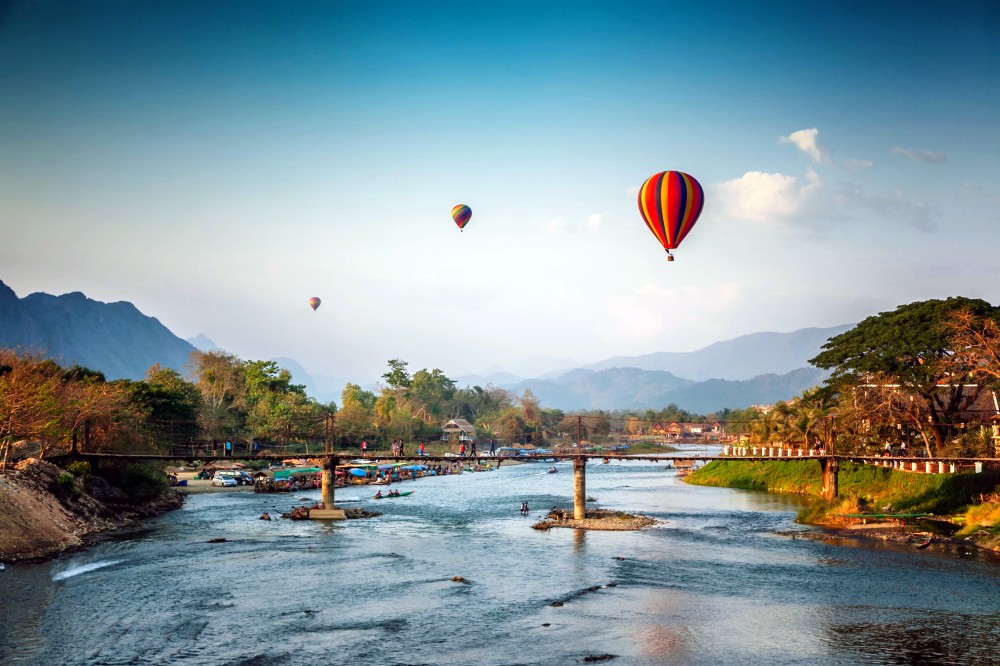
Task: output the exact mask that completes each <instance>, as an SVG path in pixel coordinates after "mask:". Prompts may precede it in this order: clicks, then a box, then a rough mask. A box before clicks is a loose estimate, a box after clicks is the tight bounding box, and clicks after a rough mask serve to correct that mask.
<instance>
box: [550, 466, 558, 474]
mask: <svg viewBox="0 0 1000 666" xmlns="http://www.w3.org/2000/svg"><path fill="white" fill-rule="evenodd" d="M558 471H559V470H557V469H556V468H555V467H549V474H555V473H556V472H558Z"/></svg>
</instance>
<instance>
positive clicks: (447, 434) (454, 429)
mask: <svg viewBox="0 0 1000 666" xmlns="http://www.w3.org/2000/svg"><path fill="white" fill-rule="evenodd" d="M452 437H454V438H456V439H457V440H458V441H460V442H471V441H473V440H475V439H476V428H475V427H474V426H473V425H472V424H471V423H469V422H468V421H466V420H465V419H452V420H450V421H448V422H447V423H445V424H444V426H443V427H442V428H441V439H442V440H449V439H451V438H452Z"/></svg>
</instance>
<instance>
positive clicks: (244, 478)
mask: <svg viewBox="0 0 1000 666" xmlns="http://www.w3.org/2000/svg"><path fill="white" fill-rule="evenodd" d="M233 478H234V479H236V483H238V484H240V485H241V486H252V485H253V477H252V476H250V475H249V474H248V473H246V472H243V471H238V472H233Z"/></svg>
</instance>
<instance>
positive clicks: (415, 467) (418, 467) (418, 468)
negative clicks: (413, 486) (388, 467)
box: [400, 465, 427, 472]
mask: <svg viewBox="0 0 1000 666" xmlns="http://www.w3.org/2000/svg"><path fill="white" fill-rule="evenodd" d="M400 469H408V470H412V471H414V472H419V471H421V470H425V469H427V465H407V466H406V467H401V468H400Z"/></svg>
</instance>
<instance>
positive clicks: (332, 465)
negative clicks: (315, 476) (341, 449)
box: [320, 457, 337, 509]
mask: <svg viewBox="0 0 1000 666" xmlns="http://www.w3.org/2000/svg"><path fill="white" fill-rule="evenodd" d="M336 487H337V459H336V458H333V457H330V458H327V459H326V460H324V461H323V486H322V490H321V491H320V493H321V498H320V501H321V502H323V507H324V508H326V509H332V508H333V495H334V488H336Z"/></svg>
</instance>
